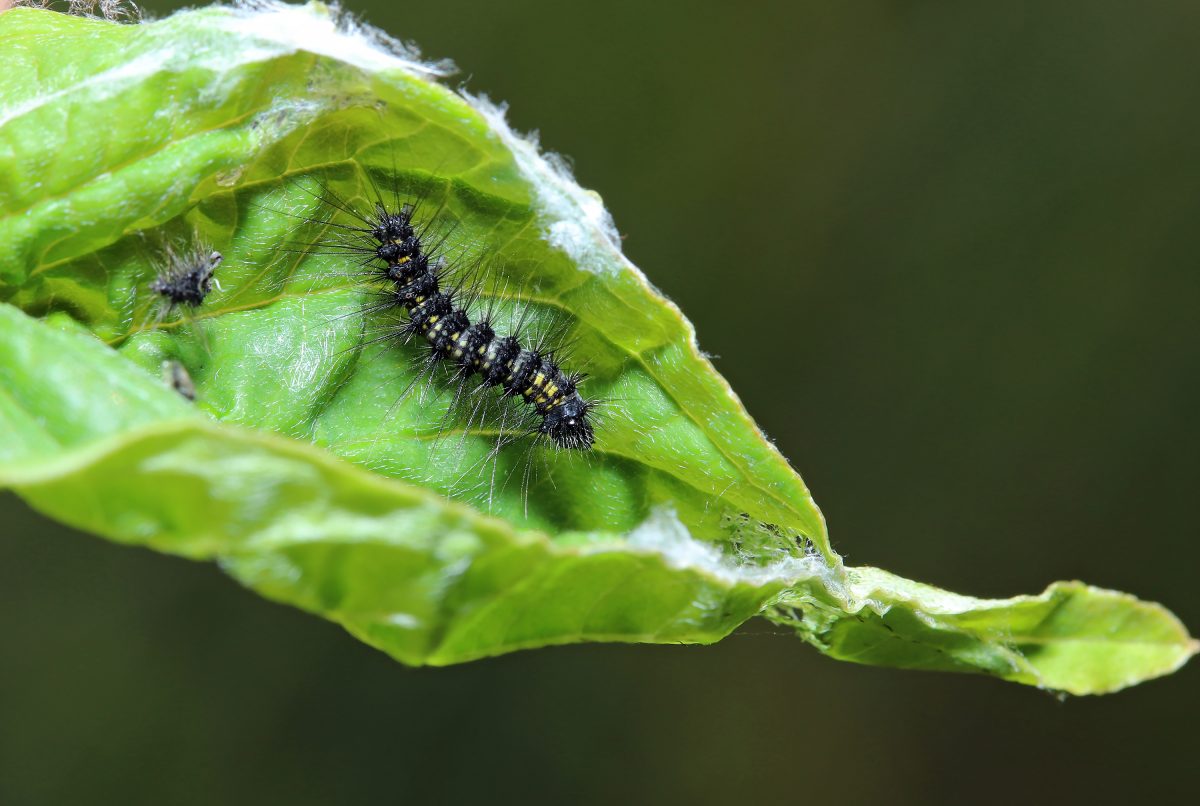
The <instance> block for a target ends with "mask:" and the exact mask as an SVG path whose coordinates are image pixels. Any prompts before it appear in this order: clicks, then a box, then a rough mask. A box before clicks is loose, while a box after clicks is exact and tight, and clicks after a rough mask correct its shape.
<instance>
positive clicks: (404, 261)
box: [311, 188, 596, 451]
mask: <svg viewBox="0 0 1200 806" xmlns="http://www.w3.org/2000/svg"><path fill="white" fill-rule="evenodd" d="M319 199H320V201H321V202H322V203H324V204H327V205H329V206H331V207H334V208H336V209H337V210H340V211H342V212H344V213H347V214H348V215H350V216H351V217H353V218H354V219H355V220H356V222H357V225H350V224H341V223H334V222H331V221H325V222H320V223H323V224H327V225H328V226H331V227H333V228H334V229H335V231H336V232H337V233H338V234H337V235H335V236H334V237H333V238H332V239H330V240H325V241H322V242H319V243H317V244H312V245H311V246H318V247H325V248H329V249H332V250H334V252H335V253H341V254H343V255H346V254H349V255H361V256H362V258H363V263H362V265H363V266H370V267H371V268H370V270H369V271H368V272H367V275H368V276H371V277H373V278H374V279H377V280H381V281H383V282H384V283H386V287H387V291H386V292H385V293H384V295H383V299H382V301H381V302H379V303H378V304H376V305H373V306H371V307H370V308H369V309H368V310H369V311H370V312H377V311H382V310H387V309H402V310H403V311H404V312H405V314H406V320H405V322H404V324H403V325H402V326H401V327H400V328H399V329H398V332H397V333H395V334H391V335H389V336H388V337H389V338H390V337H391V336H392V335H394V336H398V337H400V338H402V339H405V340H408V339H411V338H412V337H414V336H418V335H419V336H420V337H421V338H422V339H424V341H425V342H426V344H427V345H428V347H429V360H430V363H431V365H437V364H441V363H444V362H449V364H450V365H452V366H453V367H454V369H455V370H456V375H457V376H458V378H459V380H460V383H465V382H467V381H468V380H469V379H470V378H471V376H473V375H476V374H477V375H479V378H480V385H479V390H480V391H481V390H483V389H486V388H491V387H499V388H500V389H501V391H502V397H503V398H510V399H518V398H519V399H520V401H521V402H522V403H525V404H527V405H529V406H531V407H532V412H533V413H534V414H535V415H536V417H537V423H536V425H534V426H533V427H531V428H530V429H529V430H528V431H526V432H524V434H522V436H532V437H534V438H535V439H539V438H546V439H549V440H550V441H551V442H552V443H553V444H554V445H555V446H556V447H559V448H563V449H567V450H572V451H588V450H590V449H591V447H592V446H593V444H594V442H595V432H594V429H593V426H592V422H591V418H590V416H589V415H590V414H591V412H592V411H593V410H594V408H595V406H596V402H595V401H592V400H587V399H585V398H584V397H582V396H581V395H580V393H579V384H580V383H581V381H582V380H583V378H584V376H583V375H581V374H573V373H568V372H565V371H564V370H563V369H562V368H561V366H560V365H559V361H558V359H557V358H556V354H555V352H554V351H552V350H543V348H542V347H541V346H525V345H522V343H521V341H522V340H521V336H520V334H519V332H518V333H512V334H509V335H505V336H501V335H499V334H497V332H496V330H495V328H494V326H493V324H494V323H493V321H492V317H491V314H490V313H484V314H483V315H482V316H479V317H476V318H475V321H472V317H471V315H470V314H469V313H468V306H467V305H466V304H460V300H462V299H463V298H464V297H465V296H467V295H466V294H464V293H463V290H462V288H461V287H456V288H451V289H449V290H446V288H445V287H444V286H446V285H447V283H446V282H445V281H446V275H447V269H448V261H447V259H446V258H445V256H443V255H441V254H439V252H440V248H441V246H442V244H443V243H444V241H438V242H432V243H431V241H432V240H433V239H431V238H429V237H428V225H426V226H421V225H419V224H418V223H417V222H416V214H417V205H416V204H413V203H403V204H402V203H400V201H399V199H398V198H397V199H395V201H394V204H392V205H391V206H389V205H387V204H385V203H384V202H383V201H382V200H381V197H380V196H379V195H378V194H376V201H375V202H374V205H373V208H372V209H371V210H370V211H368V212H362V211H359V210H356V209H355V208H354V207H353V206H352V205H351V204H350V203H348V202H347V201H345V200H343V199H340V198H338V197H336V196H334V195H333V194H332V192H330V191H329V190H328V189H327V188H323V191H322V194H321V196H320V197H319ZM519 329H520V328H519V327H518V331H519ZM505 442H506V441H505V439H504V437H503V436H501V438H500V440H499V441H498V443H497V448H500V447H503V445H504V444H505Z"/></svg>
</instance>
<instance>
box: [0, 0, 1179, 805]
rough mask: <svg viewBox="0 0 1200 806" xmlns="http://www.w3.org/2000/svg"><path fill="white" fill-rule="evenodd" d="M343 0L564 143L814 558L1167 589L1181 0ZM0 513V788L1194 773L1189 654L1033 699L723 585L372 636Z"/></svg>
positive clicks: (230, 789) (308, 798) (889, 783)
mask: <svg viewBox="0 0 1200 806" xmlns="http://www.w3.org/2000/svg"><path fill="white" fill-rule="evenodd" d="M147 5H148V6H149V8H150V10H151V11H152V12H156V13H159V14H161V13H165V12H166V11H167V10H169V9H170V8H172V7H173V4H171V3H167V2H161V1H158V0H149V1H148V2H147ZM348 5H349V6H350V7H351V8H352V9H353V10H356V11H359V12H361V13H363V14H364V15H365V17H366V18H367V19H368V20H369V21H371V22H373V23H375V24H377V25H379V26H381V27H383V28H385V29H386V30H388V31H389V32H391V33H393V34H395V35H398V36H400V37H402V38H406V39H412V40H414V41H415V42H418V43H420V44H421V45H422V47H423V48H424V50H425V51H426V53H428V54H429V55H430V56H434V57H443V56H449V57H453V58H454V59H455V60H456V61H457V62H458V64H459V65H460V67H461V69H462V75H461V77H460V78H461V79H463V80H465V81H466V83H467V86H468V87H469V88H471V89H473V90H475V91H484V92H487V93H488V94H490V95H491V96H492V97H493V98H496V99H504V100H507V101H509V102H510V103H511V104H512V111H511V120H512V121H513V123H514V124H515V126H516V127H517V128H519V129H523V130H528V129H534V128H537V129H540V130H541V133H542V141H543V143H544V144H545V145H546V146H548V147H550V148H552V149H554V150H557V151H560V152H562V153H564V154H567V155H570V156H571V157H572V158H573V159H574V161H575V165H576V172H577V175H578V178H579V179H580V181H581V183H582V184H583V185H584V186H586V187H591V188H594V189H596V190H597V191H599V192H600V193H601V194H602V195H603V196H604V198H605V200H606V202H607V204H608V206H609V208H610V209H611V210H612V212H613V214H614V216H615V217H616V221H617V225H618V227H619V228H620V230H621V232H622V233H624V234H625V235H626V236H627V238H626V241H625V245H626V250H627V252H628V254H629V256H630V257H631V258H632V259H633V260H634V261H635V262H636V263H637V264H638V265H640V266H641V267H642V268H643V269H644V270H645V272H646V274H647V275H648V276H649V277H650V279H651V280H652V281H653V282H654V283H655V284H656V285H657V286H658V287H659V288H661V289H662V290H663V291H664V292H665V293H666V294H667V295H669V296H670V297H672V298H673V299H675V300H676V301H677V302H678V303H679V304H680V306H681V307H682V308H683V310H684V311H685V312H686V313H687V314H688V316H689V317H690V318H691V320H692V321H693V322H694V323H695V324H696V327H697V329H698V331H699V335H700V343H701V346H702V347H703V348H704V349H705V350H707V351H709V352H711V353H713V354H715V355H717V356H719V358H718V359H717V361H716V364H717V367H718V369H719V370H720V371H721V372H722V373H724V375H725V376H726V377H727V378H728V379H729V380H730V382H731V383H732V384H733V386H734V388H735V389H737V390H738V392H739V394H740V395H741V396H742V399H743V401H744V402H745V404H746V406H747V408H748V409H749V410H750V412H751V414H753V415H754V417H755V418H756V419H757V420H758V422H759V423H760V424H761V425H762V427H763V429H764V430H765V431H766V432H767V433H768V434H770V435H771V436H772V437H773V438H774V439H775V440H776V441H777V442H778V444H779V447H780V448H781V449H782V451H783V452H784V453H785V454H786V455H787V456H788V457H790V458H791V460H792V462H793V463H794V464H795V465H796V467H797V468H799V469H800V471H801V472H802V473H803V474H804V477H805V479H806V481H807V482H808V484H809V486H810V487H811V488H812V489H813V491H814V494H815V496H816V499H817V501H818V502H819V503H820V505H821V507H822V508H823V510H824V512H825V514H826V517H827V518H828V520H829V524H830V528H831V531H832V535H833V539H834V546H835V548H837V549H838V550H840V551H841V552H842V553H843V554H844V555H845V556H846V559H847V561H848V562H850V563H852V564H870V565H879V566H882V567H884V568H887V569H889V570H891V571H895V572H898V573H901V574H904V575H906V576H909V577H912V578H915V579H920V580H923V581H928V582H933V583H936V584H938V585H942V586H945V587H947V588H950V589H952V590H955V591H959V592H963V593H969V594H975V595H985V596H1008V595H1012V594H1016V593H1029V592H1036V591H1039V590H1041V589H1042V587H1043V586H1045V585H1046V584H1047V583H1048V582H1050V581H1052V580H1055V579H1062V578H1081V579H1084V580H1086V581H1088V582H1092V583H1094V584H1097V585H1102V586H1106V587H1113V588H1118V589H1121V590H1128V591H1131V592H1134V593H1136V594H1138V595H1140V596H1143V597H1145V598H1149V599H1155V600H1158V601H1161V602H1163V603H1165V604H1166V605H1167V606H1169V607H1171V608H1172V609H1174V610H1175V612H1176V613H1177V614H1178V615H1179V616H1180V617H1181V618H1182V619H1183V620H1184V621H1185V622H1186V623H1187V624H1188V625H1189V626H1190V627H1191V628H1192V630H1193V631H1196V630H1200V593H1198V592H1197V569H1198V565H1200V545H1198V543H1197V540H1196V538H1197V537H1198V530H1197V525H1196V524H1197V516H1196V511H1197V498H1198V496H1197V487H1198V485H1200V462H1198V457H1200V427H1198V426H1197V422H1196V415H1197V411H1198V410H1200V340H1198V339H1197V319H1198V317H1197V312H1198V310H1200V272H1198V260H1197V251H1198V241H1200V238H1198V237H1197V233H1198V231H1200V229H1198V222H1200V159H1198V157H1200V103H1198V101H1200V90H1198V87H1200V81H1198V79H1200V75H1198V74H1200V5H1197V4H1196V3H1193V2H1142V3H1123V2H1096V1H1095V0H1091V1H1089V2H1056V3H1044V4H1029V7H1028V8H1023V6H1024V5H1025V4H1011V3H992V4H984V3H963V4H950V3H940V2H887V3H882V2H863V3H837V4H833V3H816V2H802V3H790V4H784V3H779V4H775V5H773V6H769V5H767V4H757V3H756V4H751V3H742V4H733V3H724V2H723V3H711V2H710V3H687V4H684V3H654V4H651V3H636V2H627V3H626V2H604V3H590V4H583V3H580V4H575V5H572V7H566V6H565V5H564V4H562V3H554V2H509V3H482V2H446V1H445V0H426V1H425V2H421V3H416V2H414V3H393V2H388V1H387V0H348ZM0 532H2V536H3V539H2V540H0V632H2V640H0V802H3V803H4V804H49V803H78V804H108V803H114V804H116V803H120V804H130V803H137V804H140V803H147V804H149V803H154V804H165V803H170V804H212V803H223V804H224V803H288V804H325V803H349V802H357V803H382V802H406V803H433V802H472V801H480V802H497V803H505V802H511V803H530V804H534V803H563V802H575V803H597V804H599V803H612V802H630V803H671V802H680V803H684V802H686V803H703V804H717V803H758V802H763V803H765V802H812V803H832V802H838V803H883V802H887V803H889V804H894V805H897V806H898V805H899V804H935V803H981V804H1009V803H1017V802H1021V803H1050V802H1055V803H1109V802H1121V803H1134V802H1153V801H1155V800H1160V801H1161V800H1165V799H1166V798H1168V797H1170V796H1172V795H1185V794H1188V793H1190V794H1191V795H1192V796H1194V795H1195V792H1196V777H1195V770H1196V766H1195V765H1196V758H1197V751H1198V750H1200V739H1198V738H1197V720H1198V718H1200V696H1198V695H1200V689H1198V683H1200V663H1193V664H1192V665H1191V666H1190V667H1188V668H1185V669H1184V670H1183V671H1182V672H1180V673H1179V674H1177V675H1175V676H1173V677H1170V678H1167V679H1165V680H1160V681H1156V682H1152V683H1149V684H1147V685H1145V686H1142V687H1139V688H1135V689H1132V690H1129V691H1126V692H1123V693H1120V694H1117V695H1115V696H1111V697H1104V698H1093V699H1077V700H1070V701H1066V702H1060V701H1058V700H1056V699H1055V698H1053V697H1051V696H1048V695H1046V694H1043V693H1040V692H1038V691H1036V690H1034V689H1030V688H1024V687H1019V686H1015V685H1011V684H1004V683H999V682H996V681H993V680H990V679H985V678H981V677H962V676H953V675H946V674H932V673H915V672H899V671H891V670H885V669H874V668H864V667H857V666H852V665H849V664H843V663H835V662H833V661H829V660H826V659H824V658H822V657H821V656H819V655H818V654H817V653H816V652H815V651H813V650H811V649H809V648H808V647H807V646H805V645H804V644H802V643H801V642H800V641H799V640H797V639H794V638H791V637H788V636H787V635H783V634H780V633H779V632H778V631H777V630H775V629H773V628H771V627H769V626H768V625H765V624H764V625H762V626H751V627H749V628H747V629H744V630H742V631H741V632H739V633H738V634H736V635H734V636H732V637H731V638H729V639H728V640H726V641H725V642H723V643H721V644H719V645H717V646H713V647H653V646H614V645H609V646H604V645H584V646H577V647H569V648H559V649H546V650H538V651H533V652H524V653H520V654H516V655H511V656H507V657H503V658H499V659H495V660H489V661H483V662H478V663H473V664H470V665H466V666H460V667H456V668H450V669H440V670H439V669H418V670H413V669H407V668H405V667H403V666H400V665H398V664H396V663H393V662H392V661H390V660H388V659H387V658H386V657H385V656H383V655H382V654H379V653H377V652H375V651H374V650H371V649H368V648H367V647H365V646H363V645H360V644H358V643H357V642H356V641H354V640H353V639H352V638H350V637H349V636H348V635H346V634H344V633H343V632H342V631H341V630H340V629H339V628H337V627H335V626H333V625H330V624H327V623H325V622H322V621H319V620H317V619H315V618H312V617H310V616H307V615H304V614H302V613H300V612H299V611H295V610H290V609H286V608H284V607H280V606H277V605H273V604H269V603H267V602H266V601H264V600H262V599H259V598H258V597H257V596H255V595H253V594H250V593H247V592H245V591H243V590H242V589H240V588H239V587H238V586H237V585H236V584H235V583H233V582H232V581H229V580H228V579H226V578H224V577H223V576H222V575H221V573H220V572H219V571H218V570H217V569H216V568H215V567H212V566H208V565H198V564H192V563H188V562H185V561H183V560H178V559H173V558H169V557H165V556H158V555H154V554H151V553H149V552H146V551H142V550H135V549H130V548H122V547H118V546H115V545H111V544H108V543H106V542H104V541H102V540H99V539H96V538H92V537H88V536H84V535H81V534H77V533H74V532H72V531H71V530H68V529H65V528H63V527H60V526H57V525H55V524H53V523H50V522H48V521H46V520H45V519H43V518H41V517H40V516H37V515H35V514H33V513H32V512H30V511H29V510H28V509H27V508H25V507H24V505H22V504H21V503H20V502H18V501H17V500H16V499H14V498H12V497H6V498H0Z"/></svg>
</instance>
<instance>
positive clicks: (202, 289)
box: [150, 242, 223, 322]
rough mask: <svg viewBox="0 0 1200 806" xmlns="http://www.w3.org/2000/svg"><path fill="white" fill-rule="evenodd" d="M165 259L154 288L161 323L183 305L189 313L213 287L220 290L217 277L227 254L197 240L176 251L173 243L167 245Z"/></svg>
mask: <svg viewBox="0 0 1200 806" xmlns="http://www.w3.org/2000/svg"><path fill="white" fill-rule="evenodd" d="M164 252H165V258H164V260H163V261H162V266H161V268H160V269H159V271H158V272H157V274H156V276H155V278H154V279H153V280H151V281H150V290H151V291H152V292H154V293H155V294H156V295H158V298H159V306H158V316H157V317H156V321H157V322H162V320H163V319H165V318H167V317H168V316H170V315H171V314H173V313H175V311H177V310H179V309H180V308H182V309H185V310H186V311H188V312H189V313H190V312H191V311H194V310H195V309H196V308H199V307H200V306H201V305H203V304H204V300H205V299H207V298H208V295H209V293H211V292H212V289H213V286H216V287H217V288H218V289H220V287H221V284H220V282H218V281H217V279H216V276H215V274H216V271H217V266H219V265H221V261H222V260H223V257H222V256H221V253H220V252H216V251H213V250H211V249H209V248H207V247H206V246H204V245H203V244H201V243H199V242H197V243H194V244H192V245H190V246H188V247H186V248H185V249H184V250H183V251H182V252H176V251H175V249H174V247H172V246H171V245H170V244H168V245H166V246H165V247H164Z"/></svg>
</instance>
